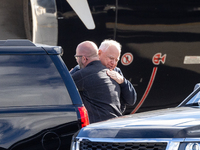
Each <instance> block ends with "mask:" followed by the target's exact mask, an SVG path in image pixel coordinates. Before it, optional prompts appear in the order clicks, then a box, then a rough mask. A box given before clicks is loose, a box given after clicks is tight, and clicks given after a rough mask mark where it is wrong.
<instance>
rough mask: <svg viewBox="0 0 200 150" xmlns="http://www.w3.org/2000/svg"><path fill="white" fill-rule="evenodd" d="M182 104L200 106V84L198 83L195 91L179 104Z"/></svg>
mask: <svg viewBox="0 0 200 150" xmlns="http://www.w3.org/2000/svg"><path fill="white" fill-rule="evenodd" d="M181 106H200V84H196V85H195V88H194V91H193V92H192V93H191V94H190V95H189V96H188V97H187V98H186V99H185V100H183V101H182V103H181V104H179V106H178V107H181Z"/></svg>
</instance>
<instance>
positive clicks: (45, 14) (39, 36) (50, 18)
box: [30, 0, 58, 46]
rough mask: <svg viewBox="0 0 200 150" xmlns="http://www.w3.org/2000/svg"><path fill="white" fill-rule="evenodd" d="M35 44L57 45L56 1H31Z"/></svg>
mask: <svg viewBox="0 0 200 150" xmlns="http://www.w3.org/2000/svg"><path fill="white" fill-rule="evenodd" d="M30 2H31V8H32V20H33V43H40V44H47V45H52V46H53V45H57V39H58V21H57V14H56V12H57V10H56V3H55V0H42V1H41V0H30Z"/></svg>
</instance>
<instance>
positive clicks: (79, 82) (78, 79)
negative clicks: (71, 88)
mask: <svg viewBox="0 0 200 150" xmlns="http://www.w3.org/2000/svg"><path fill="white" fill-rule="evenodd" d="M72 78H73V80H74V82H75V84H76V87H77V88H78V90H79V91H83V88H84V82H83V77H82V74H81V71H80V70H79V71H76V72H75V73H73V74H72Z"/></svg>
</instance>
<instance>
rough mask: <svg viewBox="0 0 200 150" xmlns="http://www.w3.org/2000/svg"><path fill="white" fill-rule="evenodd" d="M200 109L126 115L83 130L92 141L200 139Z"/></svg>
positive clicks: (84, 134)
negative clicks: (108, 139)
mask: <svg viewBox="0 0 200 150" xmlns="http://www.w3.org/2000/svg"><path fill="white" fill-rule="evenodd" d="M199 111H200V108H199V107H179V108H170V109H162V110H156V111H149V112H144V113H137V114H133V115H126V116H122V117H119V118H116V119H111V120H108V121H104V122H99V123H94V124H91V125H89V126H87V127H85V128H83V129H82V130H81V131H80V132H79V134H78V137H88V138H185V137H199V136H200V115H199Z"/></svg>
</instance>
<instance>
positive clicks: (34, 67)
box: [0, 55, 72, 107]
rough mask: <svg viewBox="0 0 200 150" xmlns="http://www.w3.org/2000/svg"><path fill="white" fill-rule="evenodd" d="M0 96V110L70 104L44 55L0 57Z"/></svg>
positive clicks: (62, 85)
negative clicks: (4, 108) (3, 108)
mask: <svg viewBox="0 0 200 150" xmlns="http://www.w3.org/2000/svg"><path fill="white" fill-rule="evenodd" d="M30 85H31V86H30ZM0 97H1V101H0V106H1V107H7V106H37V105H40V106H41V105H43V106H44V105H66V104H71V103H72V102H71V100H70V97H69V94H68V92H67V89H66V87H65V85H64V83H63V81H62V78H61V77H60V74H59V73H58V71H57V69H56V67H55V66H54V64H53V62H52V60H51V59H50V57H49V56H47V55H30V56H28V55H21V56H20V55H2V56H0Z"/></svg>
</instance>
